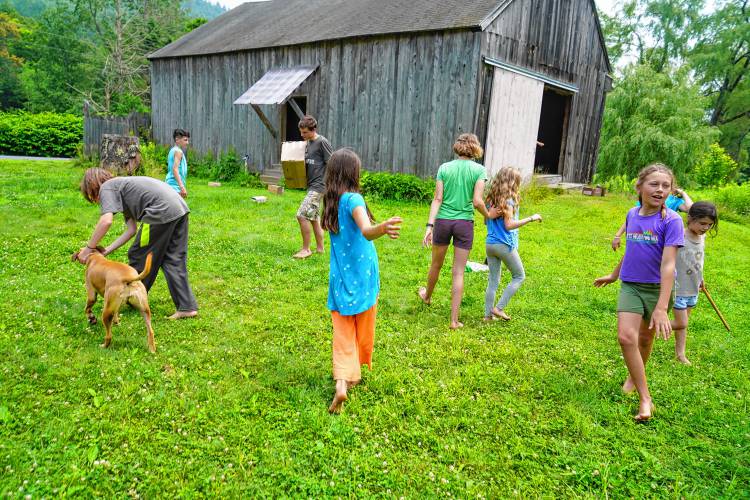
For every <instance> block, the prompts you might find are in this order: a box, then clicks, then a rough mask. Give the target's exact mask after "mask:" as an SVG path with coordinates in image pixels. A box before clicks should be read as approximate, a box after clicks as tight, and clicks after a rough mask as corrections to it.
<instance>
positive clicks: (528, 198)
mask: <svg viewBox="0 0 750 500" xmlns="http://www.w3.org/2000/svg"><path fill="white" fill-rule="evenodd" d="M556 193H557V194H559V192H558V191H556V190H555V189H553V188H551V187H549V186H545V185H544V184H539V183H537V182H536V180H534V179H532V180H531V182H529V183H528V184H525V185H524V186H523V187H522V188H521V201H522V202H531V203H539V202H540V201H543V200H546V199H547V198H551V197H552V196H554V195H555V194H556Z"/></svg>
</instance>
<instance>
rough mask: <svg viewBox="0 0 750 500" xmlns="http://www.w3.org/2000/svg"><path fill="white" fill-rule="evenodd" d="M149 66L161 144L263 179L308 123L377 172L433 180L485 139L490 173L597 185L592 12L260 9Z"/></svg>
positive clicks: (471, 7)
mask: <svg viewBox="0 0 750 500" xmlns="http://www.w3.org/2000/svg"><path fill="white" fill-rule="evenodd" d="M149 58H150V60H151V86H152V110H153V116H152V122H153V133H154V138H155V139H156V140H157V141H159V142H162V143H170V142H171V141H172V138H171V133H172V130H173V129H174V128H175V127H181V128H186V129H188V130H190V132H191V134H192V139H191V142H192V144H193V147H194V148H196V149H198V150H201V151H204V152H205V151H208V150H211V151H213V152H214V153H218V152H220V151H224V150H227V149H229V148H234V149H235V150H236V151H237V153H238V154H240V155H244V154H247V155H248V156H249V164H250V165H252V166H254V167H255V168H257V169H259V170H263V169H265V168H268V167H269V166H270V165H271V164H273V163H277V162H278V160H279V155H280V144H281V142H282V141H287V140H299V139H300V137H299V132H298V131H297V122H298V120H299V118H298V116H299V115H300V114H301V113H309V114H312V115H314V116H315V117H316V118H317V119H318V122H319V124H320V125H319V132H320V133H322V134H323V135H324V136H326V137H327V138H328V139H329V140H330V141H331V143H332V145H333V146H334V148H338V147H342V146H350V147H353V148H354V149H355V150H356V151H357V152H358V153H359V155H360V156H361V157H362V160H363V163H364V165H365V168H367V169H368V170H375V171H392V172H403V173H412V174H417V175H420V176H431V175H434V174H435V172H436V171H437V168H438V166H439V165H440V164H441V163H442V162H445V161H447V160H449V159H451V158H452V151H451V145H452V144H453V140H454V138H455V137H456V135H457V134H459V133H461V132H474V133H476V134H477V135H478V136H479V138H480V140H481V142H482V144H483V145H484V146H485V150H486V152H485V158H484V163H485V165H486V166H487V168H488V171H489V172H490V173H493V172H494V171H496V170H497V169H498V168H499V167H501V166H504V165H513V166H516V167H517V168H519V169H521V170H522V172H524V174H525V175H527V176H528V175H530V174H531V173H532V172H534V171H536V172H537V173H547V174H553V175H554V174H559V175H560V176H562V179H563V180H565V181H569V182H585V181H588V180H590V179H591V176H592V175H593V173H594V170H595V166H596V159H597V148H598V143H599V130H600V127H601V121H602V113H603V111H604V101H605V96H606V92H607V91H608V90H609V88H610V86H611V79H610V77H609V74H608V73H609V72H610V70H611V68H610V63H609V60H608V57H607V52H606V48H605V45H604V41H603V38H602V33H601V27H600V25H599V20H598V16H597V13H596V8H595V6H594V2H593V0H409V1H405V0H270V1H265V2H252V3H245V4H242V5H240V6H238V7H237V8H235V9H233V10H231V11H229V12H227V13H225V14H223V15H221V16H220V17H218V18H216V19H214V20H213V21H211V22H209V23H207V24H205V25H203V26H201V27H200V28H198V29H196V30H194V31H192V32H190V33H188V34H187V35H185V36H184V37H182V38H180V39H179V40H177V41H175V42H173V43H171V44H169V45H167V46H166V47H164V48H162V49H160V50H158V51H156V52H154V53H153V54H151V55H150V56H149ZM537 141H539V142H541V143H543V144H544V146H543V147H539V146H538V145H537Z"/></svg>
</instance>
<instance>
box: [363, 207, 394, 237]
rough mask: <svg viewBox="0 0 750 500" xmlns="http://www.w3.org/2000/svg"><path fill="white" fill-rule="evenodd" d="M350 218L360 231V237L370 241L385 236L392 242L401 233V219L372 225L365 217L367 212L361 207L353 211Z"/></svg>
mask: <svg viewBox="0 0 750 500" xmlns="http://www.w3.org/2000/svg"><path fill="white" fill-rule="evenodd" d="M352 217H353V218H354V222H355V223H356V224H357V227H359V230H360V231H362V235H363V236H364V237H365V238H367V239H368V240H370V241H372V240H375V239H377V238H380V237H381V236H383V235H386V234H387V235H388V237H390V238H391V239H392V240H395V239H396V238H398V236H399V231H401V217H391V218H390V219H388V220H387V221H385V222H381V223H380V224H375V225H373V224H372V223H371V222H370V218H369V217H368V216H367V210H365V207H362V206H359V207H356V208H355V209H354V211H353V212H352Z"/></svg>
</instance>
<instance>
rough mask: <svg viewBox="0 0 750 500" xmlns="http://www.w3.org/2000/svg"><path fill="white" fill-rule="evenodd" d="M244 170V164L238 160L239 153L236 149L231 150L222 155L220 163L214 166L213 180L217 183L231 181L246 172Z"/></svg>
mask: <svg viewBox="0 0 750 500" xmlns="http://www.w3.org/2000/svg"><path fill="white" fill-rule="evenodd" d="M244 170H245V165H244V163H243V162H242V161H241V160H240V159H239V158H237V153H236V152H235V151H234V149H230V150H229V151H227V152H226V153H224V154H223V155H221V157H219V161H217V162H216V163H215V164H214V168H213V169H212V172H211V174H212V175H211V179H213V180H215V181H231V180H233V179H234V178H235V177H237V176H238V175H239V174H240V173H241V172H244Z"/></svg>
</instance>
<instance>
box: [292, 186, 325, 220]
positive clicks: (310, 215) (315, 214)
mask: <svg viewBox="0 0 750 500" xmlns="http://www.w3.org/2000/svg"><path fill="white" fill-rule="evenodd" d="M322 201H323V193H318V192H317V191H308V192H307V195H305V199H304V200H302V203H300V205H299V208H298V209H297V217H304V218H305V219H307V220H310V221H313V220H320V203H321V202H322Z"/></svg>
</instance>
